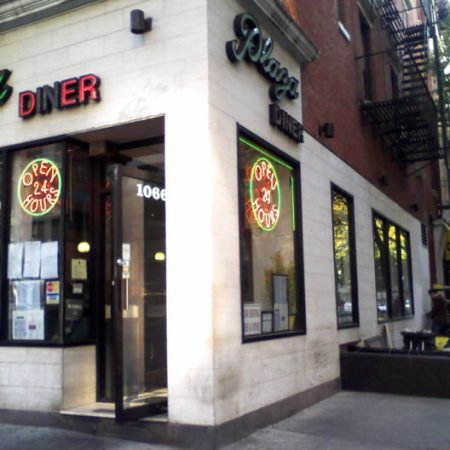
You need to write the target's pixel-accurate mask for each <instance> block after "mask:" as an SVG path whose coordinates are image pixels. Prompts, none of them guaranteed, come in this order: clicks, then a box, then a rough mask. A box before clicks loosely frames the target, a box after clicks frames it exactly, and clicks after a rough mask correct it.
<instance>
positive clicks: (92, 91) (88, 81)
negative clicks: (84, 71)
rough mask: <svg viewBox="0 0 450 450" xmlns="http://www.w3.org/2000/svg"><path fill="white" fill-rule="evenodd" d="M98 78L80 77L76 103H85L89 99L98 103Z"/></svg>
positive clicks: (90, 76)
mask: <svg viewBox="0 0 450 450" xmlns="http://www.w3.org/2000/svg"><path fill="white" fill-rule="evenodd" d="M99 86H100V78H98V77H96V76H95V75H92V74H90V75H83V76H82V77H80V81H79V84H78V101H79V102H80V103H87V102H88V101H89V98H91V99H92V100H94V101H96V102H98V101H100V91H99V89H98V88H99Z"/></svg>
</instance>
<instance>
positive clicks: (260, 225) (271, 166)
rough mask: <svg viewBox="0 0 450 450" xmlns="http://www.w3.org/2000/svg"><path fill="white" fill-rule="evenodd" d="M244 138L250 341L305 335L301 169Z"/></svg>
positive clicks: (246, 332)
mask: <svg viewBox="0 0 450 450" xmlns="http://www.w3.org/2000/svg"><path fill="white" fill-rule="evenodd" d="M267 147H268V146H267V145H264V146H263V145H261V144H260V143H259V142H258V143H257V142H256V140H253V139H249V138H247V137H246V136H243V135H241V136H240V138H239V188H240V189H239V195H240V197H239V198H240V211H241V282H242V289H241V299H242V315H243V338H244V340H245V341H249V340H253V339H260V338H262V337H271V336H276V335H285V334H290V333H297V334H298V333H300V332H304V331H305V314H304V306H303V305H304V304H303V295H302V288H301V286H302V284H301V280H300V277H299V274H300V272H301V271H300V266H301V264H300V261H301V259H300V255H299V254H298V252H297V245H298V244H299V236H300V234H299V233H300V230H299V227H300V224H299V219H298V209H299V198H300V197H299V195H298V183H299V170H298V165H297V164H296V163H295V162H294V161H291V160H290V159H289V158H287V157H282V156H281V155H280V154H279V153H278V152H276V151H275V150H272V151H269V150H268V149H267Z"/></svg>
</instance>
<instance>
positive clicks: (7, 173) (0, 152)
mask: <svg viewBox="0 0 450 450" xmlns="http://www.w3.org/2000/svg"><path fill="white" fill-rule="evenodd" d="M52 144H62V145H64V146H65V147H67V146H68V145H70V144H74V145H77V146H79V147H83V148H86V147H87V145H88V144H86V143H85V142H82V141H80V140H78V139H74V138H72V137H70V136H67V135H57V136H53V137H50V138H45V139H38V140H34V141H29V142H25V143H21V144H14V145H9V146H4V147H1V148H0V157H1V158H3V173H2V180H1V186H2V188H3V193H2V196H3V203H2V204H3V215H2V217H1V224H0V226H1V231H2V235H3V237H2V239H0V262H1V263H2V264H1V266H0V277H1V289H0V292H1V298H0V347H38V348H64V347H75V346H88V345H95V343H96V338H95V335H94V337H92V338H88V339H80V340H76V341H75V340H74V341H70V342H68V341H65V340H64V336H63V334H62V335H61V336H60V338H59V339H58V341H55V342H51V341H48V340H31V339H30V340H13V339H10V338H8V335H7V333H8V324H7V322H8V313H9V310H8V308H9V301H8V298H9V297H8V280H7V277H6V266H5V264H4V263H5V262H6V261H7V253H8V239H9V227H10V222H9V219H10V213H11V205H10V198H11V195H10V194H11V186H10V179H11V155H12V153H15V152H17V151H22V150H27V149H31V148H34V147H40V146H42V147H44V146H47V145H52ZM61 172H62V173H63V174H64V180H65V179H67V177H66V151H65V150H64V152H63V158H62V167H61ZM62 201H63V204H62V209H61V215H60V217H61V224H60V236H61V237H60V239H59V241H58V242H65V234H64V228H65V225H64V223H65V196H63V199H62ZM91 214H92V212H91ZM58 264H59V271H60V274H61V279H63V280H64V279H65V267H64V266H65V245H62V246H61V255H60V258H59V263H58ZM62 284H64V283H62ZM64 305H65V300H64V298H63V301H62V302H61V305H60V310H59V317H58V321H59V326H60V329H61V330H62V329H63V327H64V322H63V318H64ZM92 320H93V321H94V320H95V317H92ZM94 334H95V331H94Z"/></svg>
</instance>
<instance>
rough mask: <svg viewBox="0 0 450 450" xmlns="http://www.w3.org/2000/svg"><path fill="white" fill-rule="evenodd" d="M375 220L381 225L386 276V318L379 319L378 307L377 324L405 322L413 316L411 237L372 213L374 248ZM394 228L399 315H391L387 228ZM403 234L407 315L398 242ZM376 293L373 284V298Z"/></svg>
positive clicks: (387, 220)
mask: <svg viewBox="0 0 450 450" xmlns="http://www.w3.org/2000/svg"><path fill="white" fill-rule="evenodd" d="M376 219H380V220H381V221H382V224H383V234H384V236H385V239H384V243H383V249H382V253H383V261H382V266H383V272H384V273H385V274H386V280H385V284H386V308H387V311H386V312H387V318H386V319H383V318H380V316H379V313H378V307H377V305H375V307H376V308H377V322H378V323H387V322H395V321H399V320H407V319H411V318H413V317H414V315H415V307H414V292H413V286H414V282H413V273H412V254H411V236H410V233H409V231H407V230H406V229H404V228H403V227H401V226H400V225H398V224H397V223H395V222H393V221H391V220H389V219H388V218H386V217H385V216H383V215H382V214H380V213H378V212H377V211H375V210H373V211H372V240H373V245H374V248H375V233H376V232H377V229H376ZM390 226H394V227H395V229H396V248H395V250H396V255H397V268H396V269H397V283H398V289H399V293H400V295H401V298H400V308H401V315H396V316H394V315H393V302H392V279H391V263H390V253H389V227H390ZM402 233H404V235H405V236H406V251H407V262H406V266H407V270H408V281H409V292H410V293H411V307H410V308H411V313H410V314H408V313H406V312H405V309H406V308H405V287H404V283H403V276H402V275H403V269H402V261H401V256H400V254H401V241H400V235H401V234H402ZM374 265H375V253H374ZM376 293H377V287H376V284H375V298H376Z"/></svg>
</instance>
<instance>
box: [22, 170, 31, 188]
mask: <svg viewBox="0 0 450 450" xmlns="http://www.w3.org/2000/svg"><path fill="white" fill-rule="evenodd" d="M32 182H33V175H31V173H30V172H27V173H26V174H25V175H24V176H23V178H22V183H23V185H24V186H31V183H32Z"/></svg>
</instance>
